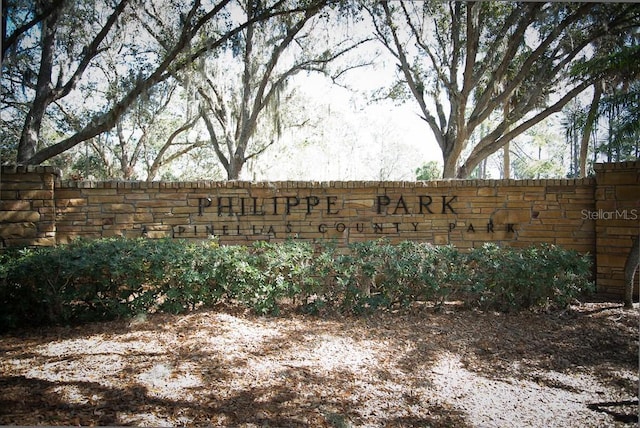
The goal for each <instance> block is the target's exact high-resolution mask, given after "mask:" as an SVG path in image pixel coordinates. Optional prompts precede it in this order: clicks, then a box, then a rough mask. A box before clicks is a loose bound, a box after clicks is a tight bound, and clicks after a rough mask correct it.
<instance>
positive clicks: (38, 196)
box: [0, 166, 60, 247]
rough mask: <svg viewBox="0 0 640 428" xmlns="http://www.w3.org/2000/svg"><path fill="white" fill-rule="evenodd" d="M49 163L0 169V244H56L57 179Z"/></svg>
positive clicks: (57, 172)
mask: <svg viewBox="0 0 640 428" xmlns="http://www.w3.org/2000/svg"><path fill="white" fill-rule="evenodd" d="M59 176H60V171H59V170H58V169H57V168H54V167H48V166H19V167H15V166H14V167H10V166H3V167H2V169H1V170H0V247H23V246H36V245H38V246H41V245H55V243H56V222H55V200H54V196H55V195H54V193H55V190H54V188H55V182H56V180H57V179H58V177H59Z"/></svg>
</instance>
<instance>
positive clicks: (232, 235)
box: [0, 162, 640, 295]
mask: <svg viewBox="0 0 640 428" xmlns="http://www.w3.org/2000/svg"><path fill="white" fill-rule="evenodd" d="M639 172H640V162H629V163H624V164H603V165H599V166H598V168H597V177H596V179H593V178H587V179H576V180H574V179H562V180H451V181H447V180H442V181H429V182H296V181H287V182H259V183H251V182H241V181H238V182H235V181H234V182H214V181H198V182H140V181H126V182H124V181H107V182H87V181H63V180H62V179H61V177H60V174H59V172H58V171H57V170H55V169H53V168H50V167H3V169H2V175H1V176H0V189H1V199H0V245H1V246H4V247H10V246H23V245H54V244H56V243H57V244H63V243H67V242H69V241H71V240H72V239H75V238H78V237H85V238H99V237H108V236H125V237H147V238H150V239H154V238H161V237H171V238H182V239H207V238H208V237H210V236H215V237H217V238H218V239H219V241H220V243H221V244H248V243H251V242H253V241H256V240H271V241H282V240H286V239H292V238H293V239H305V240H326V239H330V240H336V241H337V242H338V243H339V244H343V245H346V244H348V243H350V242H356V241H363V240H370V239H378V238H387V239H389V240H390V241H392V242H398V241H402V240H417V241H423V242H431V243H434V244H439V245H441V244H452V245H455V246H457V247H459V248H471V247H476V246H480V245H482V244H483V243H485V242H496V243H498V244H500V245H509V246H517V247H524V246H529V245H532V244H534V243H537V242H546V243H552V244H557V245H560V246H563V247H565V248H572V249H575V250H577V251H580V252H589V253H592V254H596V256H597V257H598V260H597V261H598V270H597V275H598V276H597V280H598V286H599V287H600V291H602V292H605V293H608V294H620V295H621V294H622V290H623V288H624V285H623V284H622V283H621V279H620V273H621V272H622V270H621V269H623V268H624V260H625V259H624V255H625V251H628V250H625V248H626V247H628V248H630V246H631V237H632V236H634V234H635V235H637V233H638V230H637V229H638V214H639V211H638V210H639V208H638V207H637V201H638V195H640V188H639V186H640V184H639V183H640V179H639ZM624 210H626V211H624ZM600 212H602V213H610V212H619V213H620V216H622V215H623V214H622V213H623V212H625V213H626V214H625V215H626V216H627V217H626V218H624V219H615V220H614V219H611V218H605V217H606V216H607V215H608V214H602V215H600V214H599V213H600ZM634 221H635V223H634ZM614 254H615V257H614ZM600 261H602V262H603V263H604V264H602V265H601V264H600ZM620 263H622V264H621V265H620Z"/></svg>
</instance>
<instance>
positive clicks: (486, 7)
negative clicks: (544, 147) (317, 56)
mask: <svg viewBox="0 0 640 428" xmlns="http://www.w3.org/2000/svg"><path fill="white" fill-rule="evenodd" d="M368 10H369V13H370V15H371V16H372V18H373V20H374V22H375V25H376V34H377V36H378V39H379V40H380V42H381V43H382V44H383V45H384V46H385V47H386V48H387V50H388V51H389V52H390V53H391V54H392V55H393V56H394V57H395V58H396V60H397V64H398V69H399V75H400V81H399V82H398V85H400V87H402V88H404V94H405V96H406V97H409V98H412V99H413V100H414V101H416V102H417V103H418V105H419V108H420V114H421V117H422V119H423V120H424V121H425V122H426V123H427V125H428V126H429V129H430V130H431V132H432V133H433V135H434V137H435V139H436V141H437V143H438V145H439V147H440V149H441V150H442V153H443V158H444V176H445V177H461V178H463V177H467V176H468V175H469V174H470V173H471V171H472V170H473V169H474V168H475V167H476V166H477V165H478V164H479V163H480V162H481V161H482V160H483V159H485V158H486V157H487V156H489V155H491V154H492V153H494V152H496V151H497V150H499V149H500V148H502V147H503V146H504V145H505V144H507V143H508V142H509V141H510V140H512V139H513V138H514V137H515V136H517V135H520V134H522V133H523V132H525V131H526V130H528V129H530V128H531V127H532V126H534V125H536V124H537V123H539V122H541V121H542V120H544V119H546V118H547V117H549V116H550V115H551V114H553V113H556V112H558V111H560V110H561V109H562V107H563V106H565V105H566V104H567V103H568V102H569V101H571V100H572V99H574V98H575V97H576V96H578V95H579V94H580V93H582V92H583V91H584V90H585V89H587V88H588V87H589V86H591V85H592V84H593V82H594V78H595V77H594V76H593V75H591V74H588V73H581V74H574V75H570V73H569V72H570V71H571V69H572V67H573V65H574V64H575V63H577V62H580V61H584V60H586V59H588V57H589V55H590V52H591V51H592V49H593V44H594V43H595V42H596V41H598V40H601V39H604V38H612V37H613V38H615V37H620V36H622V35H625V34H627V33H628V32H630V31H635V30H637V28H638V24H639V23H640V7H639V6H638V5H637V4H596V3H578V4H575V3H556V2H553V3H542V2H536V3H524V2H522V3H520V2H518V3H516V2H477V3H475V2H456V1H434V2H387V1H382V2H379V3H378V2H377V3H374V4H373V5H372V6H370V7H369V9H368ZM391 93H392V94H397V93H398V91H397V89H396V90H394V91H392V92H391ZM401 93H402V92H401ZM496 114H500V115H501V120H499V121H498V122H497V123H496V125H495V126H493V127H492V129H491V130H490V132H488V133H486V134H485V135H484V136H483V137H482V138H481V139H480V140H479V141H478V142H477V144H476V145H475V146H474V147H472V148H471V150H470V152H469V154H468V155H467V156H466V158H465V159H462V158H461V156H462V153H463V151H464V150H465V149H466V148H467V145H468V143H469V141H470V137H471V135H472V134H473V133H474V132H476V131H477V130H478V129H479V127H480V125H481V124H482V123H483V122H485V121H487V120H488V119H489V118H490V117H491V116H492V115H496Z"/></svg>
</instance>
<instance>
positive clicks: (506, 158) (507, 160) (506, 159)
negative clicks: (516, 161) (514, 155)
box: [502, 142, 511, 180]
mask: <svg viewBox="0 0 640 428" xmlns="http://www.w3.org/2000/svg"><path fill="white" fill-rule="evenodd" d="M510 146H511V145H510V144H509V142H507V144H505V145H504V147H502V151H503V166H502V169H503V171H502V175H503V177H502V178H504V179H505V180H508V179H509V178H511V147H510Z"/></svg>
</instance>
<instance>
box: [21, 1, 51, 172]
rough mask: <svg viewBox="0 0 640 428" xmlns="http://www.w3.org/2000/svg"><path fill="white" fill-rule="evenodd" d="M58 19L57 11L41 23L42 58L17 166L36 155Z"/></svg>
mask: <svg viewBox="0 0 640 428" xmlns="http://www.w3.org/2000/svg"><path fill="white" fill-rule="evenodd" d="M58 17H59V11H58V9H54V10H53V12H52V13H51V14H50V15H49V16H48V17H47V18H46V19H45V20H44V21H43V22H42V36H41V42H42V53H41V55H42V57H41V60H40V69H39V71H38V81H37V83H36V96H35V98H34V100H33V105H32V106H31V109H30V110H29V113H28V114H27V118H26V120H25V123H24V126H23V128H22V134H21V135H20V142H19V143H18V155H17V162H18V164H26V163H27V162H28V161H29V159H31V158H32V157H33V155H34V154H35V153H36V148H37V146H38V140H39V138H40V129H41V128H42V119H43V118H44V114H45V111H46V109H47V106H48V105H49V103H51V93H52V89H53V88H52V83H51V71H52V69H53V51H54V49H55V39H56V24H57V21H58Z"/></svg>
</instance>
